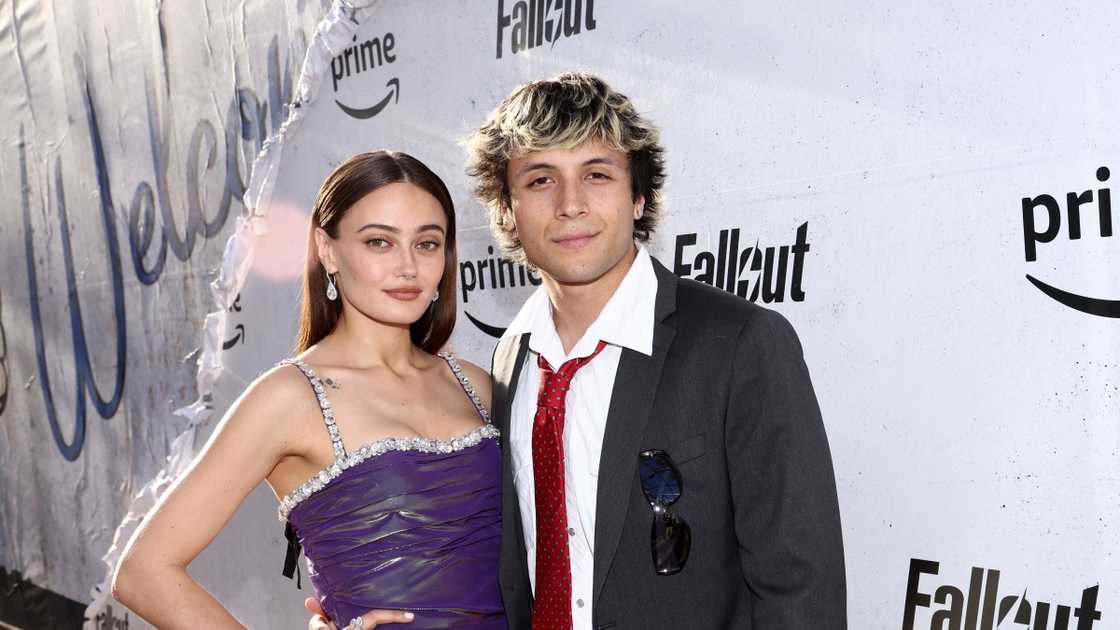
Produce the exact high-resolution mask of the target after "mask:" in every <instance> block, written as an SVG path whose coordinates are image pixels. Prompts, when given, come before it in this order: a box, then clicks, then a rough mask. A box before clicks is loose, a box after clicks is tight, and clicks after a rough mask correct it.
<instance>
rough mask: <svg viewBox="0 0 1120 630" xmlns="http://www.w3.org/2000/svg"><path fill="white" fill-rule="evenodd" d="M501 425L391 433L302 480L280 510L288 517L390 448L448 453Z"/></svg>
mask: <svg viewBox="0 0 1120 630" xmlns="http://www.w3.org/2000/svg"><path fill="white" fill-rule="evenodd" d="M498 435H499V433H498V429H497V427H495V426H494V425H492V424H484V425H482V426H480V427H477V428H475V429H473V430H471V431H470V432H468V433H465V434H463V435H460V436H458V437H454V438H450V439H447V440H433V439H431V438H423V437H411V438H407V437H389V438H382V439H380V440H376V441H374V442H370V443H368V444H365V445H363V446H362V447H360V448H358V449H355V450H354V451H351V452H350V453H348V454H347V455H346V456H345V457H343V458H342V459H340V460H338V461H336V462H334V463H333V464H331V465H330V466H327V467H326V468H324V469H323V470H321V471H319V473H318V474H316V475H312V477H311V478H310V479H308V480H307V481H305V482H303V484H302V485H300V486H299V487H298V488H296V489H295V490H293V491H292V492H290V493H288V494H287V495H285V496H284V498H283V499H281V500H280V506H279V507H278V508H277V513H278V515H279V517H280V520H281V521H284V520H287V519H288V515H289V514H291V512H292V510H293V509H295V507H296V506H297V505H299V504H300V503H303V501H305V500H306V499H307V498H308V497H310V496H311V495H313V494H315V493H316V492H318V491H320V490H322V489H323V488H325V487H326V486H327V485H328V484H329V483H330V482H332V481H334V480H335V479H337V478H338V477H339V476H340V475H342V473H343V472H344V471H346V470H348V469H350V468H353V467H354V466H357V465H358V464H361V463H362V462H364V461H366V460H370V459H373V458H375V457H379V456H381V455H384V454H385V453H389V452H391V451H413V452H419V453H441V454H448V453H454V452H457V451H461V450H464V449H468V448H471V447H473V446H478V445H479V444H480V443H481V442H482V440H484V439H488V438H489V439H497V438H498Z"/></svg>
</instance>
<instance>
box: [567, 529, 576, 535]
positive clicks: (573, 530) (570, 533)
mask: <svg viewBox="0 0 1120 630" xmlns="http://www.w3.org/2000/svg"><path fill="white" fill-rule="evenodd" d="M568 535H569V536H575V535H576V528H574V527H569V528H568Z"/></svg>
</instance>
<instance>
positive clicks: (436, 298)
mask: <svg viewBox="0 0 1120 630" xmlns="http://www.w3.org/2000/svg"><path fill="white" fill-rule="evenodd" d="M437 300H439V289H436V292H435V293H434V294H433V295H432V301H433V302H435V301H437Z"/></svg>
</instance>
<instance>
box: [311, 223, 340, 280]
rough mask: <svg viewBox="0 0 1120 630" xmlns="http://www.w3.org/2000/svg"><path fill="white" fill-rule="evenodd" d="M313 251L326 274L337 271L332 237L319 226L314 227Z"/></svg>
mask: <svg viewBox="0 0 1120 630" xmlns="http://www.w3.org/2000/svg"><path fill="white" fill-rule="evenodd" d="M315 251H316V252H317V253H318V254H319V262H320V263H321V264H322V265H323V269H326V270H327V273H328V274H332V275H333V274H335V273H338V263H337V262H335V258H334V239H333V238H331V236H330V234H327V231H326V230H324V229H323V228H321V227H317V228H315Z"/></svg>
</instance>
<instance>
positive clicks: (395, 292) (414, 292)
mask: <svg viewBox="0 0 1120 630" xmlns="http://www.w3.org/2000/svg"><path fill="white" fill-rule="evenodd" d="M385 292H386V293H388V294H389V297H391V298H393V299H396V300H401V301H404V302H408V301H411V300H415V299H416V298H418V297H420V289H389V290H386V291H385Z"/></svg>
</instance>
